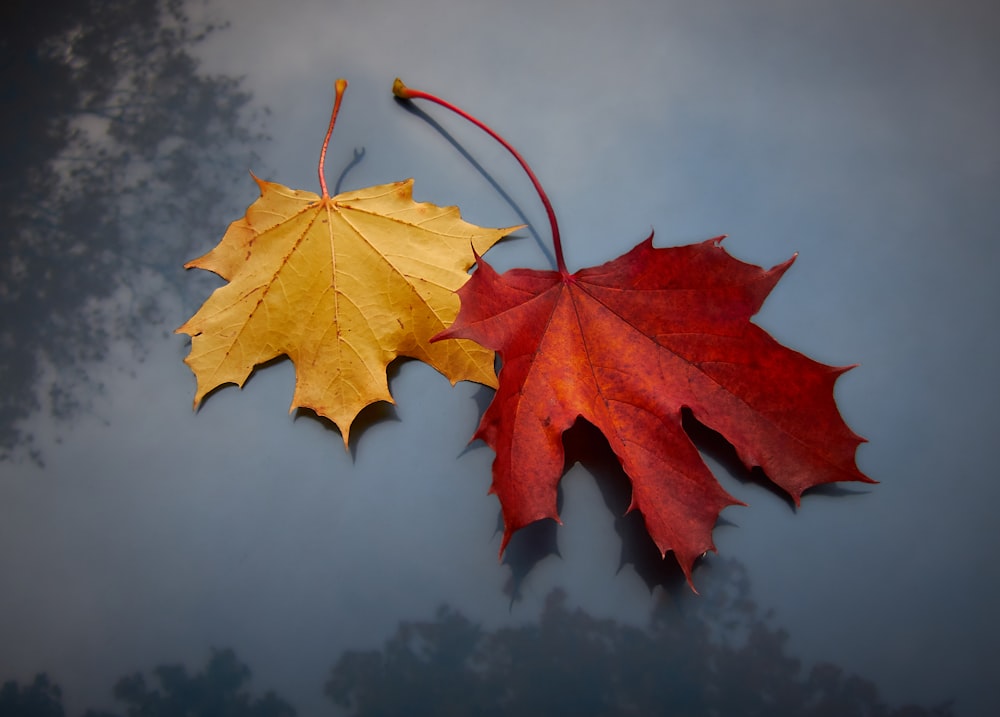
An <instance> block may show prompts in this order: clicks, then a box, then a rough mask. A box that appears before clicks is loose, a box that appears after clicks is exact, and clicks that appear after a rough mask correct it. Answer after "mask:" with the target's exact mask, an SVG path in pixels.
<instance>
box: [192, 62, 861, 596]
mask: <svg viewBox="0 0 1000 717" xmlns="http://www.w3.org/2000/svg"><path fill="white" fill-rule="evenodd" d="M345 88H346V82H344V81H343V80H338V82H337V99H336V102H335V104H334V111H333V114H332V117H331V121H330V127H329V130H328V131H327V136H326V139H325V141H324V143H323V150H322V152H321V155H320V164H319V177H320V187H321V194H319V195H317V194H314V193H312V192H306V191H301V190H292V189H289V188H287V187H284V186H282V185H280V184H274V183H271V182H265V181H263V180H260V179H257V178H256V177H255V179H256V181H257V183H258V185H259V186H260V191H261V196H260V198H259V199H258V200H257V201H256V202H254V203H253V204H252V205H251V206H250V207H249V208H248V209H247V212H246V216H245V217H243V218H242V219H240V220H237V221H235V222H233V223H232V224H231V225H230V226H229V229H228V230H227V231H226V233H225V235H224V236H223V238H222V241H221V242H220V243H219V245H218V246H217V247H216V248H215V249H213V250H212V251H210V252H209V253H208V254H206V255H204V256H202V257H200V258H198V259H195V260H194V261H192V262H190V263H189V264H187V266H188V267H197V268H201V269H207V270H209V271H213V272H215V273H216V274H218V275H219V276H221V277H222V278H223V279H225V280H227V281H228V282H229V283H228V284H226V285H224V286H222V287H220V288H219V289H217V290H216V291H215V292H214V293H213V294H212V296H211V297H210V298H209V299H208V300H207V301H206V302H205V304H204V305H203V306H202V307H201V309H199V310H198V312H197V313H196V314H195V315H194V316H193V317H191V319H190V320H188V321H187V322H186V323H185V324H184V325H183V326H181V327H180V328H179V329H177V331H178V332H181V333H185V334H189V335H190V336H191V352H190V355H189V356H188V357H187V359H186V363H187V364H188V365H189V366H190V367H191V369H192V370H193V371H194V373H195V376H196V377H197V382H198V387H197V391H196V394H195V406H197V405H198V404H199V403H200V401H201V400H202V399H203V398H204V396H205V395H206V394H207V393H208V392H210V391H212V390H214V389H215V388H217V387H219V386H221V385H223V384H226V383H235V384H237V385H239V386H242V385H243V383H244V382H245V381H246V379H247V378H248V377H249V375H250V373H251V372H252V371H253V370H254V367H255V366H257V365H259V364H261V363H264V362H266V361H269V360H271V359H274V358H277V357H279V356H282V355H287V356H288V357H289V358H290V359H291V360H292V362H293V363H294V364H295V370H296V385H295V395H294V397H293V399H292V406H291V408H292V410H294V409H295V408H297V407H303V408H309V409H312V410H313V411H315V412H316V413H318V414H319V415H322V416H325V417H327V418H329V419H330V420H331V421H333V422H334V423H336V424H337V426H338V428H339V429H340V431H341V433H342V435H343V438H344V443H345V446H346V445H347V442H348V440H349V433H350V426H351V424H352V422H353V421H354V419H355V417H356V416H357V414H358V413H359V412H360V411H361V410H362V409H363V408H364V407H365V406H367V405H369V404H371V403H374V402H377V401H390V402H391V401H392V397H391V395H390V393H389V390H388V385H387V382H386V368H387V366H388V364H389V363H391V362H392V361H393V360H394V359H396V358H397V357H399V356H409V357H412V358H416V359H418V360H421V361H424V362H426V363H428V364H430V365H431V366H433V367H434V368H436V369H437V370H438V371H440V372H441V373H442V374H444V375H445V376H446V377H447V378H448V379H449V380H450V381H451V382H452V384H454V383H455V382H457V381H460V380H471V381H477V382H479V383H482V384H485V385H487V386H491V387H494V388H497V393H496V396H495V397H494V399H493V401H492V403H491V404H490V406H489V407H488V408H487V410H486V413H485V414H484V416H483V418H482V421H481V423H480V425H479V429H478V431H476V433H475V437H476V438H481V439H482V440H484V441H485V442H486V443H487V444H488V445H489V446H490V447H492V448H493V450H494V451H495V452H496V459H495V461H494V464H493V483H492V487H491V492H493V493H495V494H496V495H497V496H498V498H499V500H500V504H501V509H502V512H503V518H504V537H503V541H502V546H501V552H502V551H503V549H504V547H506V545H507V543H508V541H509V540H510V537H511V535H512V534H513V533H514V532H515V531H516V530H518V529H519V528H521V527H523V526H525V525H527V524H529V523H532V522H534V521H536V520H540V519H543V518H552V519H554V520H557V521H558V520H559V516H558V513H557V510H556V495H557V486H558V483H559V480H560V478H561V477H562V473H563V468H564V455H563V445H562V435H563V433H564V432H565V431H566V430H568V429H569V428H570V427H571V426H572V425H573V424H574V423H575V422H576V421H577V420H578V419H580V418H582V419H584V420H587V421H589V422H590V423H592V424H593V425H595V426H596V427H597V428H599V429H600V430H601V431H602V432H603V434H604V435H605V436H606V437H607V440H608V443H609V444H610V446H611V448H612V450H613V451H614V452H615V454H616V455H617V457H618V459H619V460H620V461H621V464H622V467H623V469H624V470H625V472H626V474H627V475H628V476H629V478H630V479H631V482H632V487H633V494H632V504H631V507H630V510H631V509H637V510H639V511H640V512H641V513H642V516H643V518H644V520H645V524H646V527H647V529H648V531H649V533H650V536H651V537H652V539H653V540H654V542H655V543H656V545H657V547H658V548H659V549H660V551H661V553H662V554H664V555H665V554H666V553H667V552H668V551H673V552H674V554H675V556H676V558H677V561H678V562H679V564H680V566H681V568H682V569H683V570H684V572H685V574H686V575H687V576H688V579H689V580H690V578H691V569H692V566H693V564H694V562H695V560H696V559H697V558H698V556H700V555H702V554H703V553H705V552H706V551H708V550H715V546H714V543H713V542H712V529H713V527H714V525H715V522H716V520H717V519H718V516H719V513H720V512H721V511H722V510H723V509H724V508H725V507H727V506H729V505H734V504H739V503H740V501H738V500H736V499H735V498H733V497H732V496H731V495H729V494H728V493H727V492H726V491H725V490H724V489H723V488H722V486H721V485H719V483H718V482H717V481H716V479H715V478H714V477H713V476H712V474H711V472H710V471H709V469H708V467H707V466H706V465H705V463H704V462H703V461H702V459H701V457H700V455H699V453H698V451H697V449H696V448H695V446H694V445H693V444H692V442H691V440H690V438H689V437H688V435H687V434H686V433H685V431H684V429H683V426H682V423H681V418H682V409H684V408H688V409H690V410H691V411H692V412H693V414H694V415H695V417H696V418H698V420H699V421H700V422H701V423H703V424H705V425H707V426H708V427H710V428H712V429H714V430H716V431H718V432H719V433H721V434H722V435H723V436H725V437H726V438H727V439H728V440H729V441H730V442H731V443H732V444H733V446H734V448H735V449H736V452H737V453H738V455H739V456H740V458H741V460H742V461H743V463H744V464H745V465H746V466H747V467H748V468H753V467H758V466H759V467H760V468H762V469H763V471H764V473H765V474H766V475H767V476H768V477H769V478H770V479H771V480H772V481H774V482H775V483H776V484H777V485H779V486H781V487H782V488H783V489H784V490H785V491H786V492H787V493H788V494H789V495H790V496H791V497H792V499H793V500H794V501H795V502H796V504H797V503H798V502H799V499H800V497H801V495H802V493H803V491H805V490H806V489H807V488H810V487H812V486H816V485H820V484H824V483H830V482H834V481H863V482H872V481H871V479H869V478H867V477H866V476H865V475H863V474H862V473H861V472H860V471H859V469H858V467H857V465H856V462H855V453H856V449H857V447H858V445H859V444H860V443H861V442H862V440H863V439H861V438H860V437H858V436H857V435H855V434H854V433H853V432H852V431H851V430H850V429H849V428H848V427H847V425H846V424H845V423H844V421H843V419H842V418H841V416H840V413H839V411H838V410H837V406H836V404H835V402H834V398H833V385H834V382H835V381H836V379H837V377H838V376H839V375H841V374H842V373H843V372H844V371H845V370H847V369H846V368H837V367H831V366H826V365H823V364H820V363H817V362H815V361H812V360H811V359H809V358H807V357H805V356H803V355H802V354H799V353H797V352H795V351H792V350H790V349H787V348H785V347H783V346H781V345H780V344H778V343H777V342H775V341H774V339H772V338H771V337H770V336H769V335H768V334H767V333H765V332H764V331H763V330H761V329H760V328H759V327H757V326H756V325H755V324H753V323H751V322H750V318H751V316H753V315H754V314H755V313H756V312H757V311H758V310H759V309H760V307H761V304H762V303H763V301H764V299H765V298H766V297H767V295H768V294H769V293H770V291H771V289H772V288H773V287H774V285H775V284H776V283H777V282H778V280H779V279H780V278H781V275H782V274H783V273H784V272H785V270H786V269H787V268H788V267H789V266H790V265H791V263H792V260H789V261H788V262H786V263H784V264H782V265H780V266H777V267H775V268H773V269H770V270H764V269H762V268H761V267H757V266H754V265H751V264H747V263H744V262H741V261H739V260H737V259H735V258H733V257H732V256H730V255H729V254H728V253H727V252H726V251H725V250H724V249H723V248H722V246H721V240H722V238H721V237H719V238H716V239H711V240H709V241H706V242H703V243H700V244H695V245H691V246H682V247H673V248H666V249H660V248H655V247H653V245H652V237H650V238H649V239H647V240H646V241H644V242H642V243H640V244H639V245H638V246H637V247H635V248H634V249H633V250H631V251H630V252H628V253H626V254H625V255H623V256H621V257H619V258H618V259H615V260H613V261H610V262H608V263H606V264H604V265H602V266H599V267H594V268H590V269H583V270H581V271H578V272H575V273H570V272H569V271H568V270H567V268H566V264H565V262H564V259H563V253H562V245H561V240H560V237H559V230H558V224H557V222H556V219H555V214H554V212H553V211H552V207H551V204H550V202H549V200H548V198H547V196H546V195H545V192H544V191H543V190H542V188H541V185H540V183H539V182H538V180H537V179H536V178H535V176H534V173H533V172H532V171H531V169H530V167H529V166H528V164H527V163H526V162H525V161H524V159H523V158H522V157H521V156H520V155H519V154H518V153H517V152H516V151H515V150H514V149H513V147H511V146H510V145H509V144H508V143H507V142H506V141H505V140H504V139H503V138H502V137H500V136H499V135H497V134H496V133H495V132H494V131H493V130H492V129H490V128H489V127H488V126H486V125H485V124H483V123H482V122H480V121H479V120H477V119H476V118H474V117H472V116H471V115H468V114H467V113H465V112H464V111H463V110H461V109H459V108H457V107H455V106H454V105H451V104H449V103H447V102H445V101H444V100H441V99H440V98H438V97H435V96H434V95H430V94H428V93H425V92H422V91H419V90H413V89H410V88H408V87H406V86H405V85H403V84H402V83H401V82H400V81H399V80H397V81H396V84H395V86H394V88H393V89H394V92H395V94H396V96H397V97H399V98H401V99H404V100H412V99H425V100H430V101H433V102H436V103H438V104H440V105H442V106H444V107H446V108H448V109H450V110H452V111H454V112H457V113H458V114H460V115H461V116H463V117H465V118H466V119H468V120H470V121H472V122H473V123H475V124H477V125H478V126H479V127H481V128H482V129H484V130H485V131H486V132H488V133H489V134H490V135H491V136H493V137H494V138H495V139H497V141H499V142H501V143H502V144H503V145H504V146H505V147H506V148H507V149H508V150H509V151H510V152H511V153H512V154H513V156H514V157H515V158H516V159H517V160H518V162H519V163H520V164H521V165H522V167H523V168H524V169H525V171H526V172H527V173H528V176H529V178H530V179H531V181H532V183H533V184H534V185H535V187H536V189H537V191H538V193H539V197H540V198H541V200H542V202H543V204H544V205H545V208H546V211H547V213H548V216H549V220H550V223H551V226H552V238H553V243H554V248H555V255H556V260H557V269H556V270H555V271H539V270H533V269H514V270H511V271H508V272H506V273H504V274H497V273H496V272H495V271H493V269H492V268H491V267H490V266H489V265H488V264H487V263H486V262H485V261H483V260H482V258H481V254H483V253H485V252H486V251H487V250H488V249H489V248H490V247H491V246H493V245H494V244H495V243H496V242H497V241H499V240H500V239H501V238H502V237H503V236H505V235H507V234H509V233H510V232H511V231H513V230H514V229H516V228H517V227H510V228H506V229H486V228H482V227H478V226H475V225H473V224H469V223H467V222H465V221H464V220H462V218H461V217H460V215H459V211H458V209H457V208H456V207H438V206H435V205H433V204H427V203H417V202H414V201H413V199H412V184H413V183H412V180H407V181H404V182H396V183H393V184H385V185H381V186H377V187H369V188H367V189H362V190H358V191H353V192H346V193H343V194H339V195H337V196H334V197H331V196H329V194H328V192H327V189H326V182H325V179H324V177H323V163H324V158H325V154H326V148H327V144H328V142H329V138H330V133H331V132H332V129H333V125H334V122H335V120H336V116H337V112H338V111H339V107H340V103H341V100H342V97H343V93H344V89H345ZM473 264H476V265H477V268H476V270H475V271H474V272H473V273H472V274H471V277H470V275H469V274H468V270H469V269H470V268H471V267H472V265H473ZM494 351H496V352H497V354H498V355H499V357H500V363H501V369H500V372H499V378H498V376H497V374H495V373H494V353H493V352H494Z"/></svg>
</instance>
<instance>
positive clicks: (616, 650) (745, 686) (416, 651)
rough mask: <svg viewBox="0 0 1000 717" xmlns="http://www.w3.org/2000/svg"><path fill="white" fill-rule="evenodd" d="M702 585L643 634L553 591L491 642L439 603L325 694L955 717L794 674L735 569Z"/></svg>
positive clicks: (686, 710)
mask: <svg viewBox="0 0 1000 717" xmlns="http://www.w3.org/2000/svg"><path fill="white" fill-rule="evenodd" d="M699 588H700V589H701V590H702V595H701V596H698V595H694V594H691V593H690V591H678V592H677V593H674V594H673V595H670V594H668V593H663V594H664V595H665V596H667V597H665V598H664V600H663V602H662V603H661V604H660V605H659V606H658V607H657V609H656V610H655V612H654V614H653V616H652V619H651V622H650V624H649V626H648V627H647V628H645V629H641V628H638V627H632V626H629V625H623V624H620V623H618V622H616V621H614V620H610V619H599V618H595V617H592V616H590V615H588V614H587V613H585V612H584V611H583V610H580V609H570V608H569V607H568V605H567V598H566V595H565V594H563V593H562V592H560V591H556V592H553V593H552V594H551V595H550V596H549V597H548V599H547V602H546V605H545V608H544V611H543V613H542V615H541V618H540V621H539V622H538V623H537V624H526V625H523V626H520V627H507V628H501V629H498V630H496V631H495V632H489V631H486V630H483V629H481V628H480V627H478V626H476V625H475V624H473V623H471V622H470V621H469V620H468V619H467V618H465V617H464V616H462V615H461V614H460V613H458V612H456V611H454V610H451V609H449V608H447V607H443V608H441V609H440V610H439V611H438V613H437V616H436V618H435V619H434V620H432V621H428V622H407V623H403V624H401V625H400V626H399V628H398V630H397V631H396V633H395V634H394V635H393V636H392V637H390V638H389V640H388V641H387V642H386V643H385V645H384V646H383V648H382V649H381V650H374V651H353V652H348V653H345V654H344V655H342V656H341V657H340V659H339V660H338V661H337V663H336V664H335V666H334V667H333V670H332V673H331V676H330V678H329V680H328V682H327V684H326V694H327V696H328V697H329V698H330V699H331V700H333V702H334V703H336V704H337V705H339V706H341V707H346V708H350V709H351V710H352V712H351V714H353V715H356V716H357V717H374V716H375V715H380V716H383V715H411V716H416V715H437V716H439V717H440V716H446V715H469V714H476V715H483V716H486V715H497V716H499V715H518V716H519V717H530V716H532V715H553V714H572V715H579V716H580V717H585V716H587V715H594V716H596V715H604V716H609V715H636V716H642V715H684V716H690V717H695V716H698V717H701V716H704V715H720V716H726V717H742V716H746V717H750V716H757V715H759V716H760V717H765V716H766V717H775V716H779V717H780V716H784V715H789V716H791V715H795V716H802V717H850V716H852V715H857V716H864V717H948V716H950V715H952V711H951V708H950V707H948V706H940V707H935V708H931V709H926V708H923V707H917V706H913V705H909V706H905V707H898V708H892V707H889V706H887V705H885V704H884V703H883V702H882V701H881V700H880V698H879V694H878V690H877V688H876V686H875V684H874V683H873V682H871V681H869V680H866V679H864V678H861V677H857V676H854V675H848V674H845V673H844V671H843V670H841V669H840V668H839V667H836V666H835V665H832V664H828V663H822V664H818V665H816V666H814V667H812V668H811V669H810V670H809V671H808V672H807V673H806V674H804V675H803V671H802V666H801V663H800V661H799V660H798V659H796V658H794V657H792V656H790V655H788V654H787V653H786V647H785V645H786V642H787V638H788V636H787V634H786V633H785V632H783V631H782V630H780V629H777V628H775V627H772V626H771V625H770V624H769V620H768V617H767V616H766V615H761V614H760V612H759V610H758V608H757V606H756V605H755V603H754V602H753V601H752V600H751V599H750V596H749V581H748V579H747V576H746V572H745V569H744V568H743V567H742V566H740V565H739V564H738V563H735V562H727V563H713V564H712V567H711V569H706V570H703V571H702V572H701V573H700V577H699Z"/></svg>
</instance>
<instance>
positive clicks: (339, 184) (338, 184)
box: [333, 147, 365, 195]
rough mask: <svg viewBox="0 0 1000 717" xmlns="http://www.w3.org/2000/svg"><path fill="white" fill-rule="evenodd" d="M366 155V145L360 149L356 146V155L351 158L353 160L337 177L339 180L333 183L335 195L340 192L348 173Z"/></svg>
mask: <svg viewBox="0 0 1000 717" xmlns="http://www.w3.org/2000/svg"><path fill="white" fill-rule="evenodd" d="M364 156H365V148H364V147H362V148H361V149H360V150H359V149H358V148H357V147H355V148H354V156H353V157H352V158H351V161H350V162H348V163H347V164H346V165H345V166H344V168H343V169H342V170H340V175H339V176H338V177H337V181H336V182H335V183H334V185H333V193H334V195H337V194H340V191H341V187H342V186H343V184H344V178H345V177H346V176H347V175H348V173H349V172H350V171H351V170H352V169H354V168H355V167H357V166H358V165H359V164H361V161H362V160H363V159H364Z"/></svg>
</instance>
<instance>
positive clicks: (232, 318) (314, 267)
mask: <svg viewBox="0 0 1000 717" xmlns="http://www.w3.org/2000/svg"><path fill="white" fill-rule="evenodd" d="M345 87H346V82H343V81H342V80H338V82H337V101H336V103H335V105H334V111H333V116H332V118H331V121H330V130H332V129H333V123H334V120H335V119H336V115H337V110H338V108H339V105H340V100H341V97H342V94H343V91H344V88H345ZM329 136H330V132H329V131H328V132H327V140H326V142H324V145H323V152H322V153H321V156H320V170H319V174H320V186H321V189H322V194H315V193H313V192H307V191H302V190H293V189H289V188H288V187H284V186H282V185H280V184H275V183H273V182H266V181H263V180H260V179H258V178H257V177H254V179H255V180H256V181H257V184H258V185H259V187H260V192H261V196H260V198H259V199H258V200H257V201H255V202H254V203H253V204H251V205H250V207H249V208H248V209H247V212H246V216H245V217H243V218H242V219H239V220H237V221H235V222H233V223H232V224H230V226H229V229H228V230H227V231H226V233H225V235H224V236H223V237H222V240H221V241H220V243H219V245H218V246H217V247H215V248H214V249H213V250H212V251H210V252H209V253H207V254H205V255H204V256H202V257H200V258H198V259H195V260H193V261H191V262H189V263H188V264H187V265H186V266H187V267H197V268H201V269H207V270H209V271H213V272H215V273H217V274H219V276H221V277H222V278H224V279H227V280H228V281H229V283H228V284H226V285H225V286H222V287H220V288H218V289H216V290H215V292H214V293H213V294H212V295H211V296H210V297H209V298H208V300H207V301H206V302H205V303H204V305H203V306H202V307H201V308H200V309H199V310H198V311H197V313H195V315H194V316H192V317H191V318H190V319H189V320H188V321H187V322H186V323H184V325H183V326H181V327H180V328H178V329H177V332H178V333H185V334H188V335H190V336H191V352H190V354H189V355H188V357H187V358H186V359H185V363H187V364H188V366H190V367H191V369H192V371H194V374H195V376H196V378H197V382H198V387H197V390H196V393H195V398H194V405H195V407H197V406H198V404H199V403H200V402H201V400H202V398H204V396H205V394H207V393H208V392H210V391H212V390H213V389H215V388H217V387H218V386H221V385H223V384H226V383H235V384H237V385H238V386H242V385H243V384H244V382H245V381H246V379H247V378H248V377H249V375H250V373H251V372H252V371H253V369H254V367H255V366H256V365H258V364H261V363H264V362H266V361H270V360H271V359H274V358H276V357H278V356H283V355H285V356H288V357H289V358H290V359H291V360H292V362H293V363H294V364H295V372H296V384H295V394H294V396H293V398H292V404H291V409H290V410H294V409H295V408H297V407H305V408H310V409H312V410H313V411H315V412H316V413H318V414H320V415H322V416H325V417H327V418H329V419H330V420H331V421H333V422H334V423H335V424H337V426H338V428H339V429H340V431H341V434H342V436H343V438H344V445H345V446H346V445H347V443H348V438H349V431H350V426H351V423H352V422H353V421H354V419H355V417H356V416H357V414H358V413H359V412H360V411H361V409H363V408H364V407H365V406H367V405H369V404H371V403H374V402H376V401H388V402H392V396H391V394H390V393H389V388H388V385H387V382H386V367H387V366H388V364H389V363H390V362H391V361H393V360H394V359H395V358H396V357H398V356H410V357H412V358H416V359H419V360H421V361H424V362H426V363H428V364H430V365H431V366H433V367H434V368H436V369H437V370H438V371H440V372H441V373H442V374H444V375H445V376H446V377H447V378H448V379H449V380H450V381H451V383H452V384H454V383H455V382H457V381H460V380H471V381H477V382H479V383H483V384H485V385H487V386H492V387H495V386H496V374H495V372H494V368H493V352H492V351H488V350H486V349H484V348H482V347H480V346H479V345H478V344H476V343H474V342H472V341H468V340H462V341H443V342H437V343H431V341H430V339H431V337H432V336H434V335H435V334H437V333H439V332H440V331H442V330H444V329H445V328H447V327H449V326H450V325H451V323H452V322H453V321H454V319H455V316H456V315H457V314H458V309H459V299H458V296H457V295H456V294H455V291H456V290H457V289H458V288H459V287H461V286H462V285H463V284H464V283H465V282H466V281H467V280H468V278H469V275H468V273H467V271H468V269H469V268H470V267H471V266H472V264H473V263H474V256H473V253H472V249H473V248H475V250H476V252H478V253H480V254H481V253H483V252H485V251H486V250H487V249H489V248H490V247H491V246H492V245H493V244H495V243H496V242H497V241H499V240H500V238H502V237H503V236H505V235H507V234H509V233H510V232H511V231H513V230H514V229H515V228H516V227H512V228H507V229H488V228H483V227H478V226H476V225H474V224H469V223H468V222H465V221H463V220H462V218H461V216H460V214H459V211H458V208H457V207H439V206H435V205H433V204H429V203H417V202H414V201H413V198H412V187H413V180H406V181H403V182H395V183H393V184H384V185H380V186H375V187H369V188H367V189H361V190H357V191H350V192H344V193H342V194H338V195H336V196H334V197H331V196H329V194H328V193H327V190H326V183H325V181H324V180H323V158H324V157H325V153H326V146H327V142H328V141H329Z"/></svg>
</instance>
